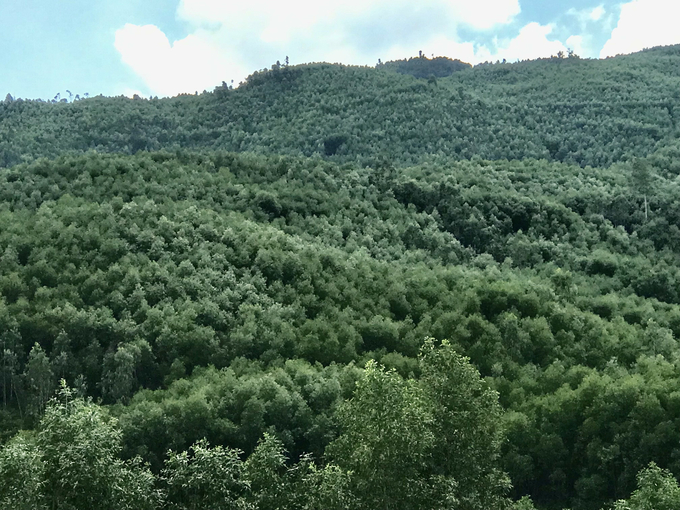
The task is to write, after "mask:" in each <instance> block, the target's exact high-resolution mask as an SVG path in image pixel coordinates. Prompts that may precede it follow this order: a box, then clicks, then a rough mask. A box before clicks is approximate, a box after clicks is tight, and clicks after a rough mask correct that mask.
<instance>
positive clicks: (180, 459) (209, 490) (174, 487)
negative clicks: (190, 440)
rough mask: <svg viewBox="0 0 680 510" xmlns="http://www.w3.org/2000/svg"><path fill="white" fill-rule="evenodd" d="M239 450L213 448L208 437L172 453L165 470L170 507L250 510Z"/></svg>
mask: <svg viewBox="0 0 680 510" xmlns="http://www.w3.org/2000/svg"><path fill="white" fill-rule="evenodd" d="M240 453H241V452H239V451H238V450H230V449H224V448H222V447H221V446H216V447H214V448H211V447H210V446H209V445H208V442H207V441H205V440H202V441H199V442H197V443H195V444H194V445H192V446H191V448H190V449H189V450H188V451H184V452H181V453H175V452H170V455H169V456H168V459H167V460H166V462H165V469H164V470H163V483H164V485H165V487H166V490H167V508H170V509H173V510H202V509H206V510H207V509H215V510H218V509H243V510H245V509H248V508H252V507H251V506H249V505H248V504H247V503H246V502H245V500H244V499H243V496H244V494H245V493H246V491H247V490H248V489H249V488H250V484H249V483H248V480H247V479H246V478H245V477H244V473H243V463H242V461H241V459H240V457H239V455H240Z"/></svg>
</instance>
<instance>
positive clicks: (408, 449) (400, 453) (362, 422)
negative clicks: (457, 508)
mask: <svg viewBox="0 0 680 510" xmlns="http://www.w3.org/2000/svg"><path fill="white" fill-rule="evenodd" d="M338 416H339V420H340V423H341V424H342V427H343V432H342V434H341V435H340V437H339V438H338V439H337V440H336V441H335V442H334V443H333V444H332V445H331V446H330V447H329V454H330V457H331V459H333V460H334V461H335V462H337V463H338V464H339V466H340V467H341V468H342V469H345V470H348V471H350V472H351V473H352V483H353V491H354V493H355V494H356V496H357V498H358V500H359V502H360V505H361V506H362V507H364V508H385V509H396V508H407V509H410V508H431V507H432V504H433V503H435V502H437V503H438V502H439V501H437V500H433V494H432V492H433V489H432V487H431V483H430V481H429V480H428V476H427V471H428V460H429V457H430V455H431V454H432V448H433V446H434V441H435V438H434V435H433V431H432V415H431V412H430V410H429V409H428V408H427V406H426V403H425V401H424V398H423V395H422V390H421V389H420V387H419V386H418V385H417V384H415V383H414V382H413V381H404V380H403V379H402V378H401V377H400V376H399V375H397V374H396V372H393V371H386V370H385V369H384V368H382V367H379V366H378V365H377V364H376V363H375V362H373V361H371V362H369V363H368V364H367V366H366V371H365V373H364V376H363V377H362V379H361V380H360V381H359V382H358V383H357V389H356V391H355V393H354V397H353V398H352V400H350V401H349V402H348V403H347V404H346V405H345V406H343V407H342V408H341V409H340V411H339V415H338Z"/></svg>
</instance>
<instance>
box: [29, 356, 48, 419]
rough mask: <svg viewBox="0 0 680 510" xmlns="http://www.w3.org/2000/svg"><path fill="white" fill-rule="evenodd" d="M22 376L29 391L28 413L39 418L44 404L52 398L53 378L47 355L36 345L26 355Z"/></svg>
mask: <svg viewBox="0 0 680 510" xmlns="http://www.w3.org/2000/svg"><path fill="white" fill-rule="evenodd" d="M24 376H25V378H26V385H27V386H28V391H29V407H28V412H29V413H30V414H31V415H33V416H36V417H37V416H40V415H41V414H42V412H43V411H44V409H45V404H46V403H47V401H48V400H49V399H50V397H51V396H52V391H53V390H54V382H53V378H54V376H53V374H52V367H51V366H50V360H49V358H48V357H47V354H46V353H45V351H44V350H43V348H42V347H40V345H38V344H37V343H36V344H35V345H34V346H33V348H32V349H31V352H30V353H29V354H28V363H27V364H26V371H25V373H24Z"/></svg>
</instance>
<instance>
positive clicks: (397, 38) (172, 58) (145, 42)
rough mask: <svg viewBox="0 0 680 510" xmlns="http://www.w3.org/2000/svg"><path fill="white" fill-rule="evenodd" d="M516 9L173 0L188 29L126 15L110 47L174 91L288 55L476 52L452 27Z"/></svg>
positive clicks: (508, 16)
mask: <svg viewBox="0 0 680 510" xmlns="http://www.w3.org/2000/svg"><path fill="white" fill-rule="evenodd" d="M519 12H520V5H519V0H477V1H476V2H470V1H469V0H421V1H420V2H417V3H414V2H413V1H412V0H327V1H322V2H281V1H280V0H250V1H249V2H231V1H220V0H179V6H178V8H177V18H178V20H179V21H181V22H185V23H186V24H187V25H188V26H189V28H190V35H189V36H187V37H186V38H184V39H181V40H179V41H175V42H173V43H171V42H170V41H169V40H168V38H167V37H166V36H165V34H164V33H163V32H162V31H161V30H160V29H159V28H158V27H156V26H153V25H146V26H136V25H129V24H128V25H126V26H125V27H123V28H121V29H120V30H118V32H116V41H115V46H116V49H117V50H118V51H119V53H120V55H121V58H122V59H123V62H125V63H126V64H128V65H129V66H130V67H131V68H132V69H133V70H134V71H135V72H136V73H137V74H138V75H139V76H140V77H141V78H142V79H143V80H144V82H145V83H146V85H147V86H148V87H149V89H150V90H151V91H153V92H154V93H156V94H159V95H174V94H177V93H179V92H190V93H191V92H194V91H196V90H198V91H201V90H203V89H206V88H208V89H210V88H212V87H214V86H215V85H218V84H219V83H221V82H222V80H225V81H230V80H231V79H233V80H235V81H236V82H237V83H238V82H239V81H241V80H243V79H244V78H245V77H246V76H247V75H248V74H250V73H251V72H252V71H254V70H256V69H262V68H263V67H267V66H269V65H271V64H272V63H273V62H275V61H276V60H283V59H284V58H285V56H286V55H289V56H290V57H291V62H292V63H299V62H314V61H330V62H343V63H347V64H368V65H372V64H375V63H376V62H377V60H378V58H382V59H383V60H389V59H393V58H404V57H405V56H408V55H413V54H414V53H415V52H416V51H418V50H420V49H422V50H424V51H425V50H426V49H427V48H426V47H427V46H428V45H429V48H430V51H426V54H430V53H431V52H435V53H437V54H442V55H443V54H446V55H448V56H451V57H453V58H461V59H463V60H465V59H467V60H469V61H476V59H475V58H474V57H475V55H476V53H475V51H474V49H473V45H472V43H466V42H462V41H460V40H459V38H458V36H457V33H458V29H459V28H460V27H463V26H464V27H467V28H468V29H472V30H476V31H488V30H491V29H493V28H494V27H497V26H499V25H503V24H507V23H510V22H511V21H512V20H513V19H514V18H515V16H516V15H517V14H519ZM480 51H481V52H482V54H487V53H488V50H485V49H483V48H482V49H481V50H480ZM485 51H486V53H485ZM478 53H479V51H478Z"/></svg>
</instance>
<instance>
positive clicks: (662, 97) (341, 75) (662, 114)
mask: <svg viewBox="0 0 680 510" xmlns="http://www.w3.org/2000/svg"><path fill="white" fill-rule="evenodd" d="M412 60H413V59H412ZM416 60H418V61H421V60H426V61H427V62H430V63H431V64H432V65H435V64H436V60H437V59H434V60H432V61H429V60H427V59H424V58H423V59H416ZM408 62H410V61H407V63H408ZM392 67H393V66H392ZM392 67H391V66H389V65H383V66H378V68H377V69H374V68H362V67H346V66H340V65H327V64H314V65H301V66H294V67H285V66H274V67H273V69H272V70H269V71H266V72H257V73H254V74H253V75H251V76H250V77H249V78H248V80H247V82H246V83H245V84H244V85H242V86H240V87H238V88H237V89H230V88H229V87H226V86H225V87H221V88H218V89H217V90H215V91H214V92H210V93H203V94H200V95H197V96H181V97H176V98H172V99H153V100H144V99H140V100H132V99H127V98H123V97H119V98H103V97H97V98H91V99H86V100H81V101H77V102H74V103H57V104H52V103H43V102H36V101H13V102H5V103H4V104H0V165H3V166H11V165H14V164H16V163H19V162H21V161H25V160H30V159H34V158H37V157H43V156H46V157H54V156H56V155H58V154H61V153H63V152H66V151H76V152H84V151H88V150H97V151H99V152H122V153H126V154H133V153H136V152H137V151H139V150H149V151H151V150H160V149H175V148H178V147H182V148H185V149H186V148H192V149H205V150H215V149H220V150H227V151H239V152H240V151H250V152H257V153H264V154H288V155H304V156H312V155H314V154H321V155H324V156H330V157H332V158H333V159H334V160H337V161H342V162H345V161H358V162H366V161H369V160H370V159H371V158H375V157H381V156H387V157H389V158H390V159H391V160H392V161H393V162H394V163H395V164H399V165H402V164H411V163H416V162H421V161H423V160H426V159H431V158H433V157H440V158H450V159H470V158H472V157H474V156H478V157H480V158H482V159H524V158H536V159H542V158H544V159H548V160H556V161H562V162H568V163H575V164H578V165H580V166H583V167H585V166H587V165H590V166H609V165H610V164H611V163H613V162H616V161H621V160H626V159H628V158H630V157H631V156H647V155H649V154H654V153H664V151H666V150H668V148H669V146H671V147H674V150H677V138H678V128H679V126H678V120H679V119H680V92H678V91H680V47H678V46H672V47H666V48H658V49H654V50H649V51H645V52H642V53H638V54H634V55H630V56H622V57H617V58H613V59H607V60H604V61H591V60H584V59H579V58H575V57H572V58H552V59H546V60H538V61H531V62H522V63H515V64H509V63H508V64H495V65H482V66H477V67H475V68H474V69H467V70H462V71H458V72H455V73H453V74H452V75H451V76H449V77H446V78H439V79H437V78H431V79H429V80H426V79H419V78H415V77H413V76H409V75H403V74H399V73H398V72H396V71H391V70H390V69H392ZM436 69H437V67H436V65H435V67H434V68H433V71H436Z"/></svg>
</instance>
